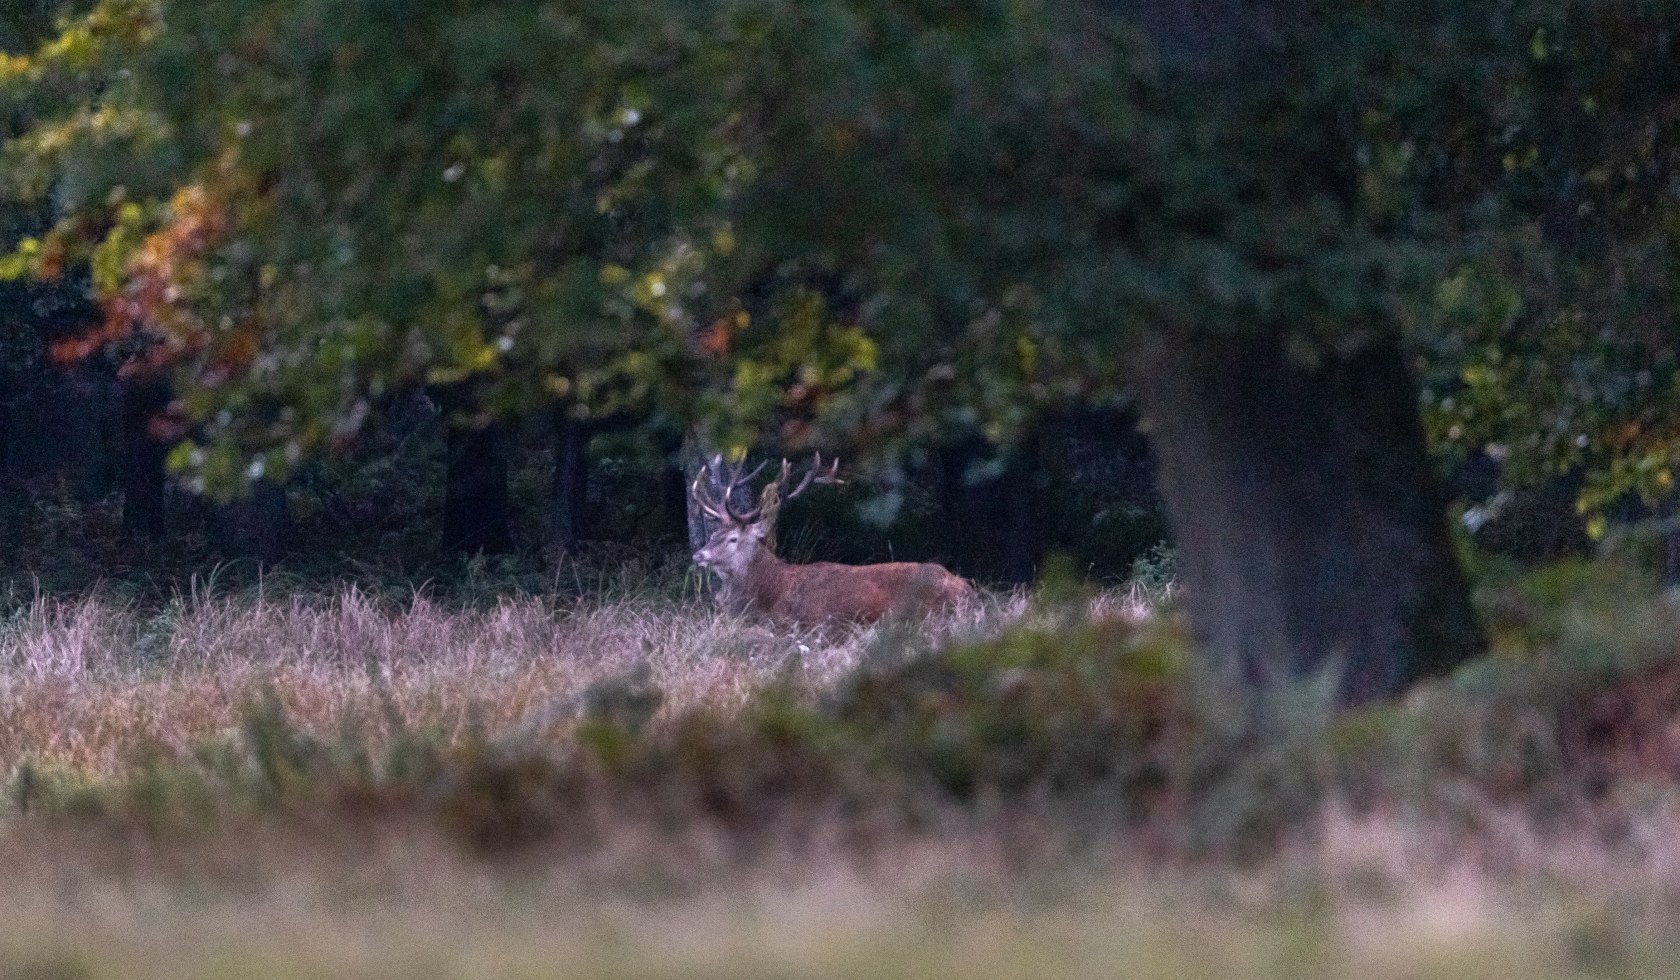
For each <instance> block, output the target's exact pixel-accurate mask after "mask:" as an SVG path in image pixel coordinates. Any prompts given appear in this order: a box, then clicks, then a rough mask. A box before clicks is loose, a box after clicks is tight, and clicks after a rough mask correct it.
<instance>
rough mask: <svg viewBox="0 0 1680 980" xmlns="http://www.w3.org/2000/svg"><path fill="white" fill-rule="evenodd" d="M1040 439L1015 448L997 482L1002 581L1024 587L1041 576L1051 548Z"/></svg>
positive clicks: (1033, 435)
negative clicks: (1001, 531)
mask: <svg viewBox="0 0 1680 980" xmlns="http://www.w3.org/2000/svg"><path fill="white" fill-rule="evenodd" d="M1038 440H1039V436H1038V433H1036V432H1034V433H1031V434H1030V435H1028V437H1027V438H1026V439H1025V440H1023V441H1022V443H1021V445H1019V446H1018V447H1016V452H1015V455H1014V457H1013V458H1012V459H1010V461H1009V466H1008V468H1007V469H1005V470H1004V472H1003V477H1002V479H1000V480H999V481H998V484H999V486H998V488H997V491H998V493H999V494H1000V495H1001V500H1000V503H1001V505H1002V507H1001V510H1002V517H1003V524H1002V527H1003V530H1004V535H1003V554H1002V555H1001V557H1002V560H1003V567H1002V572H1003V580H1004V581H1005V582H1007V583H1008V584H1010V585H1025V584H1027V583H1029V582H1032V581H1033V580H1034V579H1036V578H1037V577H1038V569H1039V565H1040V564H1041V563H1043V561H1044V552H1045V551H1046V550H1047V548H1048V543H1047V542H1048V538H1049V533H1048V532H1049V528H1048V523H1049V522H1048V520H1047V514H1046V502H1047V498H1046V492H1045V488H1044V486H1043V485H1042V483H1043V471H1042V470H1041V469H1040V466H1039V464H1040V462H1041V461H1040V459H1039V441H1038Z"/></svg>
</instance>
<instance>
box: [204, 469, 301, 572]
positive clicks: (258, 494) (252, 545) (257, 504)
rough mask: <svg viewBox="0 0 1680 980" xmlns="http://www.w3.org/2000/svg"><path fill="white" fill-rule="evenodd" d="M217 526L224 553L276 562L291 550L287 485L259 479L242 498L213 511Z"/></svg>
mask: <svg viewBox="0 0 1680 980" xmlns="http://www.w3.org/2000/svg"><path fill="white" fill-rule="evenodd" d="M216 526H217V529H218V531H219V532H220V537H221V542H220V545H221V548H222V550H223V551H224V552H226V553H227V554H230V555H234V556H237V557H240V558H255V559H257V560H259V561H264V562H276V561H279V560H281V559H282V558H285V557H286V555H287V554H289V553H290V551H291V544H292V531H293V526H292V516H291V513H290V512H289V511H288V510H287V507H286V488H285V487H283V486H281V485H280V484H278V483H274V482H272V481H270V480H260V481H258V482H257V484H256V485H255V486H253V487H251V488H250V491H249V493H248V494H247V495H246V496H245V497H244V498H242V499H239V500H235V501H233V502H232V503H229V504H225V505H223V506H221V507H219V508H217V511H216Z"/></svg>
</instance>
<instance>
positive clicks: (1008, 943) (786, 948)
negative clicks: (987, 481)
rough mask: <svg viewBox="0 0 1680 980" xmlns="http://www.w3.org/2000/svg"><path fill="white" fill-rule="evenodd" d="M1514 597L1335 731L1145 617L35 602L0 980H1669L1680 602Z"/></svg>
mask: <svg viewBox="0 0 1680 980" xmlns="http://www.w3.org/2000/svg"><path fill="white" fill-rule="evenodd" d="M1481 601H1482V605H1483V609H1484V613H1485V615H1486V616H1487V618H1488V620H1489V623H1490V628H1491V631H1492V633H1493V635H1494V638H1495V649H1494V652H1493V653H1492V654H1491V655H1490V656H1488V657H1487V658H1485V659H1484V660H1482V661H1480V662H1477V663H1475V664H1472V665H1469V666H1468V667H1466V668H1465V669H1464V670H1462V671H1460V672H1459V674H1457V675H1456V676H1454V677H1452V678H1450V679H1446V680H1444V681H1441V682H1437V683H1433V684H1430V685H1428V686H1426V687H1424V688H1421V689H1419V690H1418V691H1416V692H1414V694H1413V695H1412V696H1410V697H1408V698H1407V699H1406V701H1405V702H1404V703H1400V704H1393V705H1385V706H1377V707H1374V708H1371V709H1367V710H1365V711H1361V712H1357V713H1353V714H1347V715H1341V716H1333V715H1332V714H1330V713H1329V712H1328V711H1326V710H1325V709H1324V708H1323V706H1322V702H1321V700H1320V699H1318V698H1316V697H1315V694H1314V692H1315V690H1317V688H1315V686H1314V685H1312V684H1305V685H1303V686H1302V688H1301V690H1300V691H1298V692H1290V693H1289V694H1288V695H1287V696H1285V697H1281V698H1279V699H1277V701H1276V702H1275V703H1270V704H1268V705H1266V706H1264V709H1263V710H1259V709H1256V707H1255V706H1253V705H1247V704H1242V703H1239V702H1237V701H1234V700H1233V699H1232V698H1231V696H1230V695H1229V692H1222V691H1221V689H1220V687H1219V686H1218V685H1217V684H1214V683H1211V682H1210V681H1209V680H1208V679H1207V678H1206V677H1203V676H1201V674H1200V672H1199V671H1198V670H1197V669H1196V668H1195V663H1194V661H1193V660H1192V658H1191V657H1190V656H1189V655H1188V653H1187V651H1186V650H1185V647H1184V642H1183V639H1182V636H1181V631H1180V629H1179V627H1178V626H1177V625H1176V621H1175V618H1174V617H1173V616H1172V614H1171V612H1170V610H1168V611H1165V612H1163V611H1160V610H1157V609H1155V608H1153V607H1152V605H1151V603H1150V601H1149V596H1147V595H1140V594H1138V593H1135V592H1134V593H1109V594H1099V595H1095V596H1090V595H1084V594H1080V593H1078V592H1077V591H1070V590H1067V589H1051V590H1048V591H1047V592H1046V593H1045V595H1044V596H1042V597H1041V598H1040V599H1039V600H1038V601H1035V602H1028V601H1027V600H1026V598H1024V597H1022V596H1013V597H1008V596H1006V597H994V598H992V599H991V600H989V601H988V602H987V603H986V604H985V605H984V606H983V607H981V608H976V609H973V610H969V611H967V612H966V613H964V614H963V615H960V616H956V617H953V618H952V619H950V620H948V621H942V622H938V623H930V624H922V625H919V626H916V627H914V628H896V629H895V628H881V629H872V630H866V631H853V632H844V633H819V632H808V631H807V632H796V631H788V630H782V629H777V628H775V627H772V626H768V625H766V624H762V623H753V622H745V621H741V620H736V619H731V618H729V617H722V616H719V615H717V614H715V613H713V612H711V611H710V610H708V609H706V608H704V607H701V606H698V605H694V604H683V603H672V602H671V601H669V600H656V599H649V600H642V601H623V600H621V601H615V602H609V603H588V602H565V603H561V602H556V601H548V600H542V599H539V598H522V599H515V600H508V601H505V602H501V603H497V604H494V605H484V606H481V607H478V608H468V609H445V608H442V607H439V606H437V605H434V604H431V603H428V602H427V601H425V600H424V599H420V598H415V599H411V600H410V601H408V602H406V603H402V602H394V601H391V600H387V599H377V598H370V597H368V596H366V595H362V594H359V593H356V592H343V591H341V592H336V593H332V594H305V593H296V594H291V595H286V596H276V595H273V594H267V595H263V596H260V597H259V596H253V595H226V596H217V595H212V594H208V593H198V594H193V595H189V596H185V597H180V598H178V599H177V600H175V601H173V602H170V603H166V604H163V605H161V606H160V605H140V604H136V603H132V602H124V601H122V600H119V599H116V598H113V597H111V596H99V595H93V596H88V597H83V598H79V599H36V600H31V601H28V602H21V603H17V604H14V606H13V607H12V608H11V610H10V612H9V613H8V614H7V615H6V616H5V618H4V620H3V621H0V692H3V693H4V697H3V698H0V765H4V766H5V767H6V770H7V772H8V773H9V775H8V778H7V781H6V783H5V787H4V794H3V798H0V868H3V869H4V872H5V878H6V882H7V887H6V889H5V890H4V891H3V892H0V924H3V927H0V978H3V977H105V976H137V975H143V976H205V977H210V976H250V975H261V976H439V977H444V976H464V977H501V976H508V977H522V976H530V977H546V976H559V975H588V976H673V977H674V976H720V977H721V976H870V975H914V976H931V975H965V976H978V977H994V976H995V977H1015V976H1019V977H1029V976H1047V975H1068V976H1116V975H1127V976H1132V975H1138V976H1163V977H1190V976H1196V977H1200V976H1220V975H1230V976H1260V977H1266V976H1278V977H1283V976H1291V977H1293V976H1343V975H1360V976H1375V977H1386V976H1392V977H1402V976H1422V975H1438V976H1470V977H1476V976H1487V977H1495V976H1499V977H1503V976H1513V975H1524V976H1537V977H1550V976H1559V977H1562V976H1593V975H1605V976H1611V975H1619V976H1654V975H1667V974H1673V975H1677V976H1680V931H1677V930H1675V929H1674V926H1675V925H1676V924H1680V779H1677V775H1680V724H1676V719H1677V718H1680V666H1677V661H1676V658H1675V652H1676V645H1677V641H1680V616H1677V615H1676V614H1675V613H1674V611H1673V610H1672V609H1671V608H1670V607H1669V605H1668V604H1666V603H1665V602H1663V601H1662V600H1660V599H1659V598H1658V597H1657V596H1656V593H1655V590H1654V588H1652V587H1651V585H1650V584H1649V583H1647V582H1644V581H1642V580H1640V579H1639V578H1638V577H1637V576H1633V575H1630V574H1628V573H1626V572H1625V571H1621V570H1617V569H1614V568H1610V567H1607V566H1571V567H1560V568H1557V569H1552V570H1548V571H1546V572H1544V573H1541V574H1537V575H1528V576H1503V577H1494V576H1489V582H1488V584H1487V585H1486V586H1485V587H1484V589H1483V594H1482V599H1481ZM1257 711H1258V713H1256V712H1257Z"/></svg>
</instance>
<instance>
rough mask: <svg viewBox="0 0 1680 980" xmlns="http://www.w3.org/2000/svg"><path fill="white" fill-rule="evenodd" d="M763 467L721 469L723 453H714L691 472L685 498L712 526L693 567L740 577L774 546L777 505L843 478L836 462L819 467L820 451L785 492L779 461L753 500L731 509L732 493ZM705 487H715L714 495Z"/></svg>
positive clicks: (786, 478)
mask: <svg viewBox="0 0 1680 980" xmlns="http://www.w3.org/2000/svg"><path fill="white" fill-rule="evenodd" d="M764 466H765V464H763V463H760V464H758V466H757V467H756V468H754V469H753V470H752V472H750V473H743V472H742V470H743V469H744V466H743V465H740V464H737V465H734V466H730V467H728V468H727V469H726V468H725V467H724V465H723V457H722V456H714V457H712V461H711V462H710V463H707V464H706V465H705V466H704V467H702V468H701V470H700V472H699V473H698V474H696V475H695V477H694V483H693V484H692V485H691V486H690V487H689V488H688V493H689V496H690V497H691V498H692V499H693V500H694V504H695V506H696V507H698V508H699V509H700V511H701V512H702V513H704V514H705V515H706V516H708V517H710V518H712V519H713V520H715V521H717V524H718V526H717V530H715V531H713V532H712V536H711V537H710V538H708V539H707V541H706V544H705V546H704V547H702V548H701V549H700V550H699V551H696V552H695V553H694V563H695V564H696V565H699V566H700V567H701V568H709V569H711V570H712V571H715V572H717V573H718V574H719V575H722V576H723V577H724V578H725V579H730V578H738V577H740V576H742V575H744V574H745V573H746V570H747V569H748V568H749V567H751V565H752V563H753V561H754V560H755V559H757V558H758V556H759V554H760V553H761V552H763V551H767V550H769V549H771V548H772V547H773V546H774V543H775V529H776V517H777V515H778V514H779V513H781V509H782V505H783V504H785V503H787V502H788V501H790V500H792V499H794V498H795V497H797V496H799V495H800V494H802V493H804V492H805V491H806V490H808V489H809V488H811V487H812V486H814V485H817V484H823V483H843V482H845V481H843V480H841V479H839V477H838V475H837V474H838V473H839V471H840V461H839V460H838V459H836V460H834V461H833V462H831V463H830V464H829V466H828V467H827V468H826V469H825V468H824V467H823V462H822V453H817V454H816V458H815V459H814V460H813V461H812V463H811V468H810V469H809V470H808V471H806V473H805V477H804V479H802V480H800V481H799V484H798V485H797V486H795V487H794V488H793V489H792V490H789V489H788V484H789V483H790V481H791V479H792V465H791V464H790V463H789V462H788V461H787V460H786V459H783V460H782V470H781V473H780V474H779V475H777V477H776V478H775V479H774V480H771V481H770V482H769V483H767V484H765V486H764V489H763V490H762V491H761V492H760V493H759V495H758V503H757V504H756V505H755V506H753V507H751V508H748V509H745V510H741V509H737V508H736V506H735V504H734V502H733V499H732V498H733V497H734V496H735V491H736V490H737V489H738V488H740V487H741V486H742V485H743V484H746V483H749V482H751V481H752V479H753V478H754V477H756V476H758V474H759V473H761V472H763V470H764ZM711 487H716V488H718V490H717V492H716V495H715V496H713V495H712V492H711V489H710V488H711Z"/></svg>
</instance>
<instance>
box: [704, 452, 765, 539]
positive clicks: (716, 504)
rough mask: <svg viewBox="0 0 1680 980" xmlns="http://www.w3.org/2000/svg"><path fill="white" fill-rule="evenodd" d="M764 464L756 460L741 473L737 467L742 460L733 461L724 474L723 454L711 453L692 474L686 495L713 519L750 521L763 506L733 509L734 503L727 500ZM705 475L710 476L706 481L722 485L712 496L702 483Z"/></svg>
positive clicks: (758, 472)
mask: <svg viewBox="0 0 1680 980" xmlns="http://www.w3.org/2000/svg"><path fill="white" fill-rule="evenodd" d="M764 466H765V464H764V463H759V464H758V466H756V467H754V468H753V470H752V472H750V473H743V472H741V471H742V469H743V467H744V464H741V463H736V464H734V465H732V466H730V467H729V471H728V473H727V475H726V474H725V472H724V468H723V457H722V456H721V455H719V456H713V457H712V458H711V460H710V461H709V462H707V463H706V465H705V466H702V467H701V468H700V472H699V473H697V474H695V476H694V483H693V485H691V486H690V487H689V488H688V493H689V496H691V497H693V498H694V504H695V506H696V507H699V508H700V510H701V511H702V512H704V513H705V514H706V515H708V516H709V517H711V518H712V519H714V520H719V521H723V522H725V523H729V524H751V523H753V522H754V521H756V520H758V517H759V514H760V512H761V511H762V510H763V508H762V507H755V508H753V509H752V510H748V511H744V512H740V513H737V512H736V510H735V505H734V504H732V503H731V502H730V499H731V498H732V497H734V496H735V490H736V488H737V487H739V486H740V485H741V484H743V483H747V482H749V481H750V480H752V479H753V478H754V477H756V476H758V474H760V473H762V472H764ZM708 476H709V477H711V481H710V482H712V483H716V484H717V485H719V486H720V487H722V489H721V490H720V491H719V492H718V494H717V496H716V497H715V498H714V497H712V496H710V494H709V493H708V490H707V488H706V487H705V486H704V484H705V483H707V482H708V481H707V479H706V478H707V477H708Z"/></svg>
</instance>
